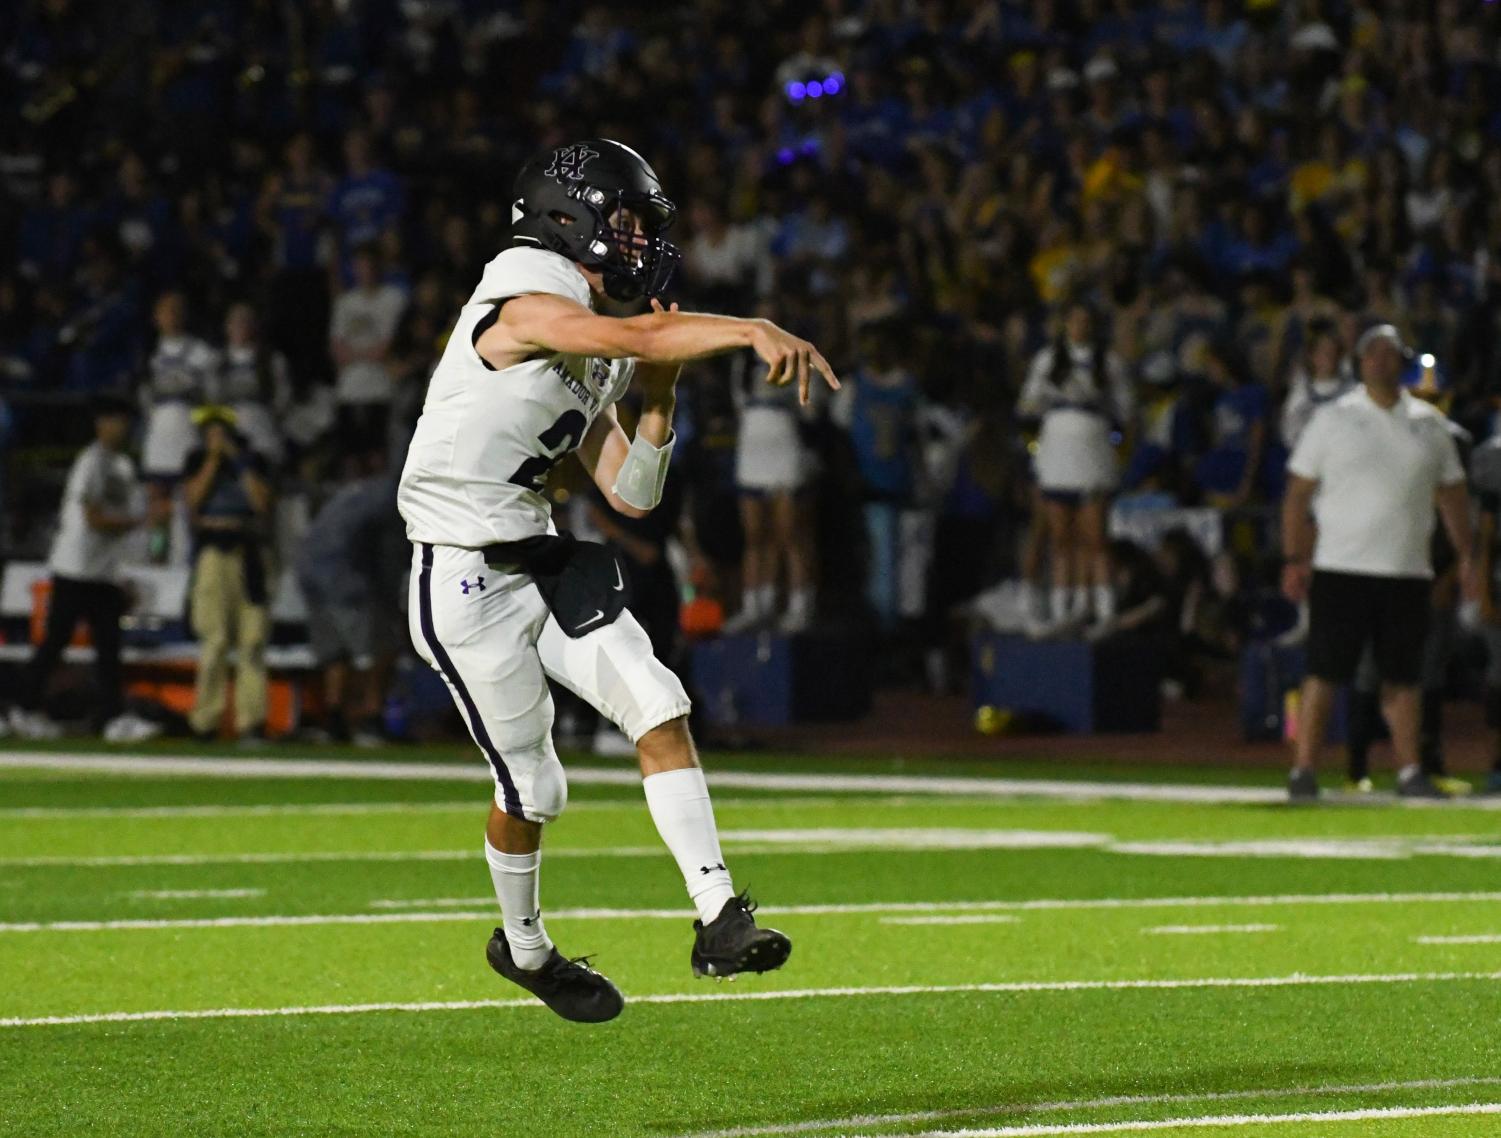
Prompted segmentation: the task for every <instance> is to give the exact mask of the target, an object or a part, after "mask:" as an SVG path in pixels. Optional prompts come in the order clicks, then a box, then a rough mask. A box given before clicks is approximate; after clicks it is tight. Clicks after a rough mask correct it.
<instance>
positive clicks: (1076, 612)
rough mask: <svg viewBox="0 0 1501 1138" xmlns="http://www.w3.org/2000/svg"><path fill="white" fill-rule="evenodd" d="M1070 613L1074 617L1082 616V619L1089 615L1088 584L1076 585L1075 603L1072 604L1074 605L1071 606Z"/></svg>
mask: <svg viewBox="0 0 1501 1138" xmlns="http://www.w3.org/2000/svg"><path fill="white" fill-rule="evenodd" d="M1070 615H1072V616H1074V617H1078V618H1081V619H1082V618H1084V617H1087V616H1088V615H1089V586H1088V585H1075V586H1074V592H1073V604H1072V606H1071V608H1070Z"/></svg>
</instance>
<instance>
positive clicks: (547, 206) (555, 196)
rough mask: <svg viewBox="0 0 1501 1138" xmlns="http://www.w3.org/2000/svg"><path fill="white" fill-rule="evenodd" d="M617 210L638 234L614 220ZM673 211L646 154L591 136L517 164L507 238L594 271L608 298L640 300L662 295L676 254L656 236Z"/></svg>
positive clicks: (676, 261)
mask: <svg viewBox="0 0 1501 1138" xmlns="http://www.w3.org/2000/svg"><path fill="white" fill-rule="evenodd" d="M622 208H624V209H629V210H630V211H631V212H632V213H633V214H634V215H635V216H636V217H637V218H638V219H639V220H640V222H641V230H642V232H640V233H637V232H635V231H634V229H632V228H620V227H619V226H618V225H617V224H616V221H617V218H618V211H619V210H621V209H622ZM676 216H677V207H676V206H675V205H673V204H672V202H671V201H669V200H668V199H667V195H665V194H664V193H662V185H661V183H660V182H658V181H657V175H656V172H655V171H653V170H652V168H651V167H650V166H649V165H647V163H646V159H644V158H642V157H641V155H639V154H637V153H636V152H635V151H634V150H632V149H631V148H630V147H629V146H624V145H622V144H621V143H619V142H612V141H611V140H609V139H608V138H591V139H589V140H588V141H586V142H575V143H572V144H570V145H568V146H559V147H556V148H554V149H552V150H544V151H542V153H540V154H537V155H535V156H534V157H533V158H532V159H531V160H530V161H529V162H527V164H526V165H525V166H523V167H522V168H521V173H520V174H519V175H517V177H516V190H515V194H514V201H513V203H512V206H511V240H512V242H513V243H518V244H527V245H540V246H541V247H542V248H544V249H550V250H552V251H553V252H554V253H561V254H562V255H563V256H565V257H567V258H568V259H569V260H570V261H576V262H577V263H579V264H580V265H583V266H584V267H585V268H589V269H596V270H598V271H600V272H601V273H603V274H604V284H605V292H606V293H607V294H608V295H609V296H610V297H611V298H613V299H615V300H639V299H640V298H641V297H643V296H647V297H650V296H656V295H658V294H659V293H661V291H662V290H663V289H664V288H666V287H667V281H668V279H669V278H670V277H671V276H672V271H673V269H675V268H676V267H677V263H678V261H679V259H680V258H681V257H682V254H681V253H679V252H678V249H677V246H675V245H672V244H670V243H669V242H667V241H664V240H663V239H662V234H663V233H664V232H665V231H666V230H667V228H668V227H669V226H670V225H672V222H673V219H674V218H675V217H676Z"/></svg>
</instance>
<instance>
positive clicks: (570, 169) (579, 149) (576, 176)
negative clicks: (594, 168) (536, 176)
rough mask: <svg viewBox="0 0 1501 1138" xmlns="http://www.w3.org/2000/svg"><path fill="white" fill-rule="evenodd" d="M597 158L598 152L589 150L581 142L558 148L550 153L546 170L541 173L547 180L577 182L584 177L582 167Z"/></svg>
mask: <svg viewBox="0 0 1501 1138" xmlns="http://www.w3.org/2000/svg"><path fill="white" fill-rule="evenodd" d="M598 157H599V151H598V150H590V149H589V148H588V147H587V146H585V145H584V144H583V143H581V142H576V143H574V144H573V145H572V146H560V147H558V148H557V149H556V150H554V151H553V152H552V158H551V159H550V160H549V161H548V163H547V169H545V170H543V171H542V173H543V174H545V175H547V177H549V178H568V179H569V180H570V181H574V182H577V181H580V180H581V179H582V178H583V176H584V167H585V166H587V165H588V164H589V163H590V162H592V161H594V159H596V158H598Z"/></svg>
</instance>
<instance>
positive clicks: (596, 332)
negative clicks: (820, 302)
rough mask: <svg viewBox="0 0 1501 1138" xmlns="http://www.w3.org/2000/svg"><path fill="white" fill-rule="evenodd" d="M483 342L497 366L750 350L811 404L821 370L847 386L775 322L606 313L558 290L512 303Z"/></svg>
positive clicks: (774, 377)
mask: <svg viewBox="0 0 1501 1138" xmlns="http://www.w3.org/2000/svg"><path fill="white" fill-rule="evenodd" d="M475 347H476V349H477V350H478V351H479V353H480V355H481V356H482V357H483V358H484V359H485V360H486V361H487V362H488V363H490V364H491V365H492V366H494V367H497V368H506V367H511V366H512V365H514V364H517V363H520V362H521V361H522V360H524V359H528V358H530V357H532V356H535V355H536V354H537V353H538V352H544V351H546V352H564V353H567V354H568V355H580V356H595V357H602V358H604V359H622V358H624V357H627V356H632V357H635V358H636V359H638V360H642V361H645V362H646V363H652V364H680V363H687V362H689V361H691V360H698V359H705V358H707V357H709V356H717V355H721V354H723V353H725V352H733V351H737V350H739V349H741V348H750V349H752V350H753V351H754V352H755V353H756V354H757V355H758V356H760V357H761V359H762V360H763V361H764V362H765V363H766V365H767V372H766V381H767V382H768V383H771V384H773V385H775V386H777V387H781V386H784V385H785V384H788V383H792V382H794V381H796V383H797V385H798V394H799V396H800V398H801V399H802V401H803V402H807V400H808V394H809V390H810V388H811V384H812V376H813V374H814V373H817V374H819V375H821V376H822V377H823V379H824V382H825V383H827V384H828V385H829V386H830V387H831V388H834V389H835V390H837V389H838V387H839V380H838V378H837V377H836V376H835V375H834V370H833V368H831V367H830V366H829V363H828V361H827V360H826V359H824V358H823V354H822V353H821V352H819V350H818V349H817V348H816V347H814V346H813V345H812V344H811V343H809V342H808V341H807V340H804V339H802V338H801V337H798V336H794V335H792V333H790V332H788V331H786V330H785V329H782V328H779V327H777V325H775V324H773V323H772V322H771V321H769V320H744V319H741V318H739V317H736V316H715V315H711V314H708V313H700V312H670V311H669V312H662V311H655V312H648V313H644V314H643V315H640V316H628V317H625V318H620V317H615V316H601V315H599V314H598V313H595V312H591V311H590V310H589V309H587V308H585V307H584V306H583V305H581V304H578V303H577V302H575V301H571V300H568V299H567V298H566V297H561V296H555V295H552V294H550V293H533V294H530V295H527V296H518V297H515V298H513V299H511V300H509V301H507V302H506V304H505V306H504V307H503V308H501V310H500V318H499V319H498V320H497V321H496V322H495V323H494V324H493V325H491V327H490V328H488V329H487V330H486V331H485V333H484V334H483V335H482V336H480V338H479V342H478V343H477V344H476V345H475Z"/></svg>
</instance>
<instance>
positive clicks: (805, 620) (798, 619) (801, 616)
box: [777, 609, 813, 636]
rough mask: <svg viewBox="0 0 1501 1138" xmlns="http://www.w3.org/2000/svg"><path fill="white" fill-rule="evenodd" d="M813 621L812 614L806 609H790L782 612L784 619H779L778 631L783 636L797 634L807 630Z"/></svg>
mask: <svg viewBox="0 0 1501 1138" xmlns="http://www.w3.org/2000/svg"><path fill="white" fill-rule="evenodd" d="M812 623H813V617H812V614H811V613H809V612H807V611H806V610H798V609H788V610H787V611H786V612H785V613H783V614H782V619H781V620H779V621H777V631H778V632H780V633H781V634H782V635H783V636H796V635H798V633H801V632H807V631H808V626H809V625H811V624H812Z"/></svg>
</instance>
